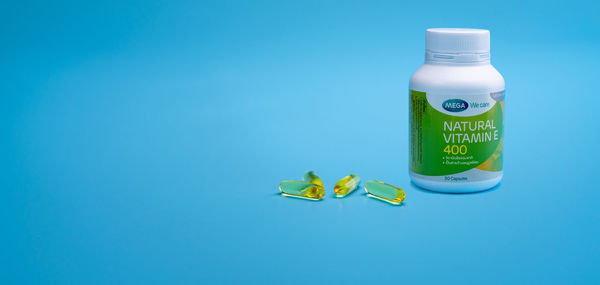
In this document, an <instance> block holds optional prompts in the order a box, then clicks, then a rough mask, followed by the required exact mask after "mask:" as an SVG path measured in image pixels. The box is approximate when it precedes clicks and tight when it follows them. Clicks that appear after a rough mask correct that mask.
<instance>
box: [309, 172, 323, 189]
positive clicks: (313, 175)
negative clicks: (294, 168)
mask: <svg viewBox="0 0 600 285" xmlns="http://www.w3.org/2000/svg"><path fill="white" fill-rule="evenodd" d="M304 181H306V182H308V183H312V184H315V185H317V186H319V187H321V188H323V189H324V188H325V186H323V181H321V178H319V176H317V174H316V173H315V172H314V171H307V172H306V173H304Z"/></svg>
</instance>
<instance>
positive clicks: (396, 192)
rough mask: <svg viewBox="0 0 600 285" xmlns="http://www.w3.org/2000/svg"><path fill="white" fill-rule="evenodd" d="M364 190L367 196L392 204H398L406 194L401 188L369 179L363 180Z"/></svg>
mask: <svg viewBox="0 0 600 285" xmlns="http://www.w3.org/2000/svg"><path fill="white" fill-rule="evenodd" d="M365 191H367V194H369V197H371V198H375V199H379V200H382V201H385V202H388V203H391V204H394V205H400V203H402V201H404V198H405V197H406V195H405V194H404V191H402V189H400V188H398V187H396V186H392V185H390V184H386V183H383V182H379V181H375V180H369V181H367V182H365Z"/></svg>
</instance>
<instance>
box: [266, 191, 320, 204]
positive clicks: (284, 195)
mask: <svg viewBox="0 0 600 285" xmlns="http://www.w3.org/2000/svg"><path fill="white" fill-rule="evenodd" d="M275 195H277V196H281V197H287V198H295V199H298V200H304V201H311V202H322V201H323V198H321V199H319V200H317V199H311V198H306V197H302V196H296V195H290V194H285V193H281V192H279V193H277V194H275Z"/></svg>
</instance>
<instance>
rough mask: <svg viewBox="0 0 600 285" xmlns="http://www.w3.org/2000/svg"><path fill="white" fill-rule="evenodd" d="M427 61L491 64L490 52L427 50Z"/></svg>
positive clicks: (447, 63) (448, 63)
mask: <svg viewBox="0 0 600 285" xmlns="http://www.w3.org/2000/svg"><path fill="white" fill-rule="evenodd" d="M425 63H430V64H442V65H484V64H490V52H489V51H483V52H444V51H432V50H425Z"/></svg>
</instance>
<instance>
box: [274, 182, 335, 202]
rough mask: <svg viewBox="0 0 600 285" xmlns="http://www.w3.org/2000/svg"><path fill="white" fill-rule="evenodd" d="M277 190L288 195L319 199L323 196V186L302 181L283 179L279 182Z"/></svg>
mask: <svg viewBox="0 0 600 285" xmlns="http://www.w3.org/2000/svg"><path fill="white" fill-rule="evenodd" d="M279 191H281V194H282V195H284V196H288V197H296V198H303V199H309V200H320V199H321V198H323V196H325V190H324V189H323V187H321V186H319V185H316V184H313V183H309V182H304V181H296V180H284V181H281V183H279Z"/></svg>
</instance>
